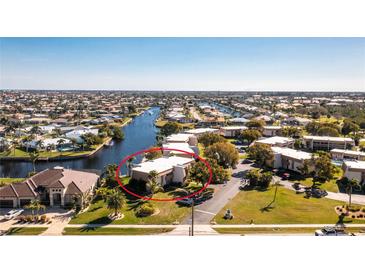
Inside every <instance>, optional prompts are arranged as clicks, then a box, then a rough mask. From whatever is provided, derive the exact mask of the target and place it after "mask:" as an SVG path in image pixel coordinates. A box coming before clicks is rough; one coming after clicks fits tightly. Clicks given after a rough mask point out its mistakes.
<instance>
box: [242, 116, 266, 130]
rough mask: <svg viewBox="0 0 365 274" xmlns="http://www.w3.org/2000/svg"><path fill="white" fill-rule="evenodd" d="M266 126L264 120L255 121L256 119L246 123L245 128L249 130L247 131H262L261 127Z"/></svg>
mask: <svg viewBox="0 0 365 274" xmlns="http://www.w3.org/2000/svg"><path fill="white" fill-rule="evenodd" d="M265 125H266V123H265V121H264V120H257V119H252V120H250V121H248V122H247V123H246V126H247V127H248V128H249V129H257V130H260V131H261V130H262V129H263V127H264V126H265Z"/></svg>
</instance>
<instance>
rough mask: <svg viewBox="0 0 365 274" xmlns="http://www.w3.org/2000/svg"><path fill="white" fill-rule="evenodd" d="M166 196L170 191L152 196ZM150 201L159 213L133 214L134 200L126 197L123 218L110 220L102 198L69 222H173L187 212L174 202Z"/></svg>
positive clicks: (187, 209)
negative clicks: (141, 215)
mask: <svg viewBox="0 0 365 274" xmlns="http://www.w3.org/2000/svg"><path fill="white" fill-rule="evenodd" d="M168 197H169V198H171V197H173V196H172V195H171V194H170V193H157V194H155V195H154V198H168ZM151 203H152V204H153V205H155V207H157V208H158V209H159V213H158V214H156V215H152V216H148V217H137V216H136V215H135V209H136V208H137V204H136V201H135V200H132V199H131V200H128V199H127V203H126V204H125V205H124V207H123V209H122V210H121V212H122V213H123V214H124V218H123V219H121V220H115V221H111V220H110V219H109V218H108V214H110V213H111V211H110V210H109V209H107V207H106V204H105V203H104V201H103V200H99V201H96V202H95V203H93V204H91V206H90V208H89V209H88V211H87V212H84V213H81V214H79V215H77V216H76V217H75V218H73V219H72V220H71V222H70V224H108V223H112V224H173V223H174V222H175V221H179V222H181V221H182V220H183V219H184V217H185V216H186V215H187V213H188V212H189V208H187V207H180V206H178V205H177V204H176V203H175V202H158V201H151Z"/></svg>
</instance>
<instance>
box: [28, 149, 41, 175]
mask: <svg viewBox="0 0 365 274" xmlns="http://www.w3.org/2000/svg"><path fill="white" fill-rule="evenodd" d="M29 158H30V160H31V161H32V164H33V172H34V173H35V162H36V161H37V160H38V158H39V153H38V151H32V152H31V153H29Z"/></svg>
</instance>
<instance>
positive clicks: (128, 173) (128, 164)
mask: <svg viewBox="0 0 365 274" xmlns="http://www.w3.org/2000/svg"><path fill="white" fill-rule="evenodd" d="M134 159H135V158H134V157H131V158H129V159H128V160H127V176H131V175H132V162H133V161H134Z"/></svg>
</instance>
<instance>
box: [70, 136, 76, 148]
mask: <svg viewBox="0 0 365 274" xmlns="http://www.w3.org/2000/svg"><path fill="white" fill-rule="evenodd" d="M71 144H72V149H73V150H75V147H76V145H77V140H76V139H75V138H72V139H71Z"/></svg>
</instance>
